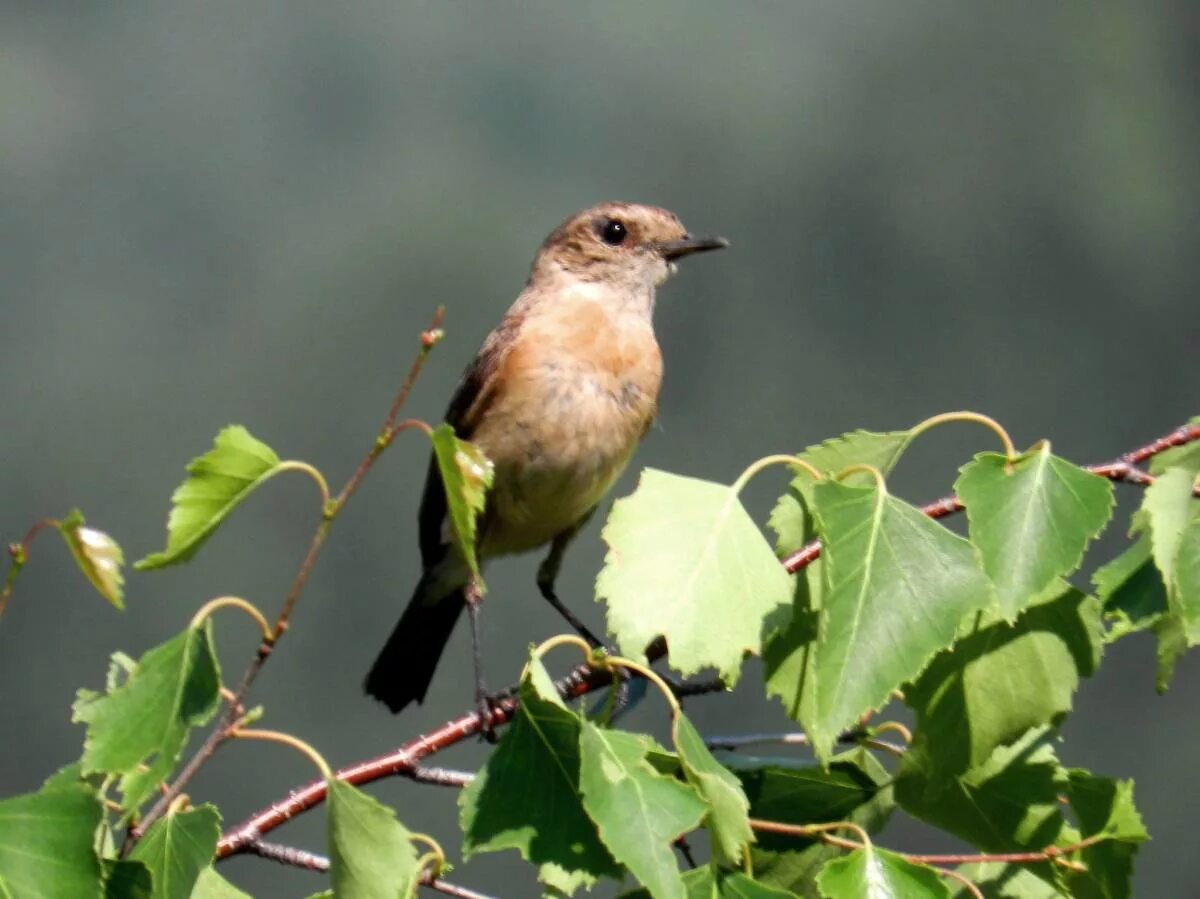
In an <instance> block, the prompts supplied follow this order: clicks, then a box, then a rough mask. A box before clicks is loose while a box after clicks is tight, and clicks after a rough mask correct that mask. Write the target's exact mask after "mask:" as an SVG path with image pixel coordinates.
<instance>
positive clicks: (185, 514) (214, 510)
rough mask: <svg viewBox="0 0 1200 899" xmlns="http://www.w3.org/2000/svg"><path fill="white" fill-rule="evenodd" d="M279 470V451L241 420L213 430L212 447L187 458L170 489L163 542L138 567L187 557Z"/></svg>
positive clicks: (158, 565) (159, 565)
mask: <svg viewBox="0 0 1200 899" xmlns="http://www.w3.org/2000/svg"><path fill="white" fill-rule="evenodd" d="M279 471H280V463H279V457H278V456H277V455H275V451H274V450H273V449H271V448H270V447H269V446H267V445H266V444H265V443H263V442H262V441H260V440H256V439H255V438H254V437H251V436H250V432H249V431H247V430H246V429H245V428H243V427H242V426H241V425H230V426H229V427H227V428H225V429H223V430H222V431H221V432H220V433H219V434H217V436H216V439H215V440H213V448H212V449H211V450H209V451H208V452H207V453H205V454H204V455H203V456H200V457H199V458H198V459H193V460H192V461H191V462H190V463H188V467H187V472H188V477H187V478H186V479H185V480H184V482H183V483H182V484H180V485H179V486H178V487H177V488H176V489H175V492H174V493H173V494H172V495H171V514H170V516H169V517H168V518H167V546H166V549H164V550H163V551H162V552H157V553H151V554H150V555H148V556H146V558H144V559H141V560H140V561H138V562H136V563H134V566H133V567H134V568H136V569H137V570H138V571H148V570H151V569H154V568H165V567H166V566H168V565H178V564H179V563H181V562H186V561H188V560H189V559H190V558H192V556H194V555H195V554H196V552H197V551H198V550H199V549H200V547H201V546H202V545H203V544H204V541H205V540H207V539H208V538H209V537H210V536H211V535H212V532H213V531H215V530H216V529H217V527H218V526H219V525H220V524H221V522H222V521H224V520H225V518H226V517H227V516H228V515H229V513H230V512H232V511H233V510H234V508H236V507H237V505H238V504H239V503H240V502H241V501H242V500H244V499H245V498H246V497H247V496H249V495H250V494H251V493H252V492H253V491H254V489H255V488H256V487H258V486H259V485H260V484H262V483H263V482H264V481H266V480H268V479H269V478H270V477H271V476H272V475H275V474H278V473H279Z"/></svg>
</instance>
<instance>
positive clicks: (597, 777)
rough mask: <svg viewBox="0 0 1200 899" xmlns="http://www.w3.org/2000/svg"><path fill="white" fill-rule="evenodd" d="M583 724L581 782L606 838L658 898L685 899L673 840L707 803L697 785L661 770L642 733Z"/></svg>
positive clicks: (589, 808) (691, 825)
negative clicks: (653, 762)
mask: <svg viewBox="0 0 1200 899" xmlns="http://www.w3.org/2000/svg"><path fill="white" fill-rule="evenodd" d="M582 728H583V729H582V732H581V733H580V739H579V751H580V765H579V785H580V789H581V791H582V793H583V807H584V808H585V809H586V810H587V813H588V814H589V815H590V816H591V817H592V820H593V821H595V822H596V827H597V829H598V830H599V832H600V839H601V840H603V841H604V845H605V846H607V847H608V849H609V851H610V852H611V853H612V855H613V858H615V859H616V860H617V861H618V862H619V863H621V864H623V865H625V866H626V867H627V868H629V871H630V873H631V874H633V876H634V878H636V879H637V881H638V882H639V883H641V884H642V885H643V886H645V887H646V889H647V890H649V892H650V895H651V896H653V897H654V899H684V897H685V890H684V885H683V881H682V880H681V879H680V876H679V869H678V868H677V867H676V864H675V856H674V852H673V851H672V849H671V844H672V842H674V841H675V840H676V839H677V838H679V837H680V836H682V835H683V834H685V833H687V832H688V831H690V830H693V829H694V828H695V827H696V826H697V825H699V823H700V821H701V819H702V818H703V817H704V815H705V813H706V812H707V811H708V808H707V806H706V805H705V804H704V802H703V800H701V799H700V797H699V796H698V795H696V791H695V790H694V789H692V787H690V786H687V785H686V784H682V783H680V782H679V781H677V780H675V779H674V778H671V777H666V776H664V775H662V774H659V773H658V772H657V771H655V770H654V768H652V767H651V766H650V764H649V763H648V762H647V761H646V750H647V744H646V743H645V742H644V741H643V740H641V739H640V738H638V737H637V736H635V735H633V734H629V733H624V732H622V731H609V730H601V729H600V728H598V727H596V726H595V725H594V724H592V723H591V722H587V721H585V722H583V724H582Z"/></svg>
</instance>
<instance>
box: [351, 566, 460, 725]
mask: <svg viewBox="0 0 1200 899" xmlns="http://www.w3.org/2000/svg"><path fill="white" fill-rule="evenodd" d="M464 608H466V600H465V598H464V597H463V594H462V591H461V590H457V591H454V592H453V593H450V594H448V595H446V596H443V597H441V598H440V599H438V600H436V601H434V602H430V601H428V599H427V597H426V596H425V582H424V580H422V582H421V583H419V584H417V589H416V592H414V593H413V597H412V599H410V600H409V601H408V608H406V609H405V610H404V614H403V615H401V616H400V621H399V622H398V623H397V624H396V629H395V630H394V631H392V635H391V636H390V637H388V641H387V643H386V644H384V647H383V651H382V652H380V653H379V658H377V659H376V660H375V664H374V665H372V666H371V671H370V673H369V674H368V675H367V680H366V682H365V683H364V685H363V686H364V689H366V691H367V694H368V695H370V696H374V697H375V698H376V699H378V700H379V701H380V702H382V703H383V704H384V705H386V706H387V707H388V708H389V709H391V710H392V711H393V712H399V711H400V710H401V709H403V708H404V707H405V706H406V705H408V704H409V703H410V702H417V703H420V702H422V701H424V699H425V691H426V690H428V689H429V682H430V681H431V680H433V672H434V671H435V670H437V664H438V659H440V658H441V657H442V650H443V649H445V648H446V642H447V641H448V640H449V639H450V634H451V633H453V631H454V625H455V623H456V622H457V621H458V616H459V615H461V614H462V610H463V609H464Z"/></svg>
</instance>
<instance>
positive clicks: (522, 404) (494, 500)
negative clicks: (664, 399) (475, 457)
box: [472, 303, 662, 555]
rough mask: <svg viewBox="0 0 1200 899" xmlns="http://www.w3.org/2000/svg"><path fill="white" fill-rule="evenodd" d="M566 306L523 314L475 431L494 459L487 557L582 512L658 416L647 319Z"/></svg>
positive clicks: (530, 541) (534, 540) (550, 532)
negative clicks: (526, 315) (655, 413)
mask: <svg viewBox="0 0 1200 899" xmlns="http://www.w3.org/2000/svg"><path fill="white" fill-rule="evenodd" d="M572 306H573V308H567V309H563V310H545V311H544V312H543V313H542V314H539V315H537V316H531V317H530V319H527V320H526V321H525V322H524V326H523V327H522V329H521V333H520V335H519V337H518V339H517V343H516V344H515V345H514V346H513V348H512V350H511V351H510V352H509V353H508V354H507V356H506V357H505V359H504V361H503V363H502V367H501V370H500V371H499V372H498V377H499V382H498V385H497V388H498V389H497V393H496V396H495V399H494V401H493V402H492V403H491V405H490V406H489V408H488V410H487V413H486V415H484V416H483V421H481V422H480V424H479V426H478V427H477V429H476V431H475V434H474V435H473V438H472V439H474V440H475V441H476V442H478V443H479V444H480V446H481V447H482V448H483V450H484V452H486V453H487V454H488V456H489V457H490V458H491V459H492V461H493V463H495V466H496V478H495V482H494V486H493V488H492V492H491V494H490V495H489V498H488V506H489V511H488V530H487V533H486V535H485V538H484V553H485V555H500V554H503V553H510V552H521V551H523V550H527V549H532V548H533V547H536V546H538V545H540V544H542V543H545V542H547V541H548V540H550V539H552V538H553V537H554V536H555V535H556V534H558V533H560V532H561V531H563V530H566V529H567V528H569V527H571V526H572V525H573V524H574V523H575V522H577V521H578V520H579V519H580V518H581V517H582V516H584V515H586V514H587V512H588V511H589V510H590V509H591V508H592V507H593V506H595V505H596V503H598V502H599V501H600V500H601V499H602V498H603V496H604V494H605V493H607V492H608V490H609V488H610V487H611V486H612V483H613V481H615V480H616V479H617V477H618V476H619V475H620V474H621V471H622V470H623V469H624V467H625V465H626V463H627V462H628V461H629V457H630V456H631V455H632V453H633V450H634V448H635V447H636V445H637V442H638V440H639V439H640V438H641V436H642V434H643V433H644V432H645V430H646V428H647V427H648V425H649V424H650V422H651V420H652V419H653V417H654V411H655V407H656V404H657V399H658V388H659V384H660V382H661V377H662V361H661V356H660V353H659V349H658V344H657V342H656V341H655V339H654V334H653V331H652V329H651V328H650V326H649V322H646V321H644V320H639V319H637V318H635V317H632V316H621V315H614V314H610V313H608V311H607V310H605V309H604V308H603V307H602V306H600V305H599V304H593V303H580V304H572ZM568 312H570V313H573V314H565V313H568Z"/></svg>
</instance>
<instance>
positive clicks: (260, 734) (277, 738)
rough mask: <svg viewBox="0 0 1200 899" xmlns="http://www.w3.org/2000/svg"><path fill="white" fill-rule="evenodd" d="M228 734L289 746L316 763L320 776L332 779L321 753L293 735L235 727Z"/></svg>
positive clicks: (240, 738)
mask: <svg viewBox="0 0 1200 899" xmlns="http://www.w3.org/2000/svg"><path fill="white" fill-rule="evenodd" d="M229 736H230V737H233V738H234V739H236V740H262V741H263V742H266V743H279V744H280V745H281V746H290V747H291V748H292V749H295V750H296V751H298V752H301V753H303V754H304V755H306V756H308V759H309V761H311V762H312V763H313V764H314V765H316V767H317V769H318V770H319V771H320V772H321V776H322V777H324V778H325V779H326V780H332V779H333V769H331V768H330V767H329V762H327V761H325V759H324V758H323V757H322V756H321V753H319V752H317V750H315V749H313V748H312V747H311V746H310V745H308V744H307V743H305V742H304V741H303V740H301V739H300V738H299V737H293V736H292V735H291V734H285V733H283V731H278V730H261V729H258V728H256V729H253V730H252V729H249V728H241V727H235V728H234V729H233V730H231V731H230V732H229Z"/></svg>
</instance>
